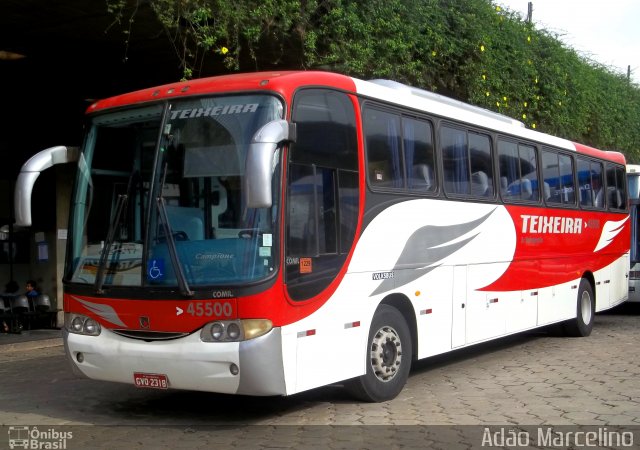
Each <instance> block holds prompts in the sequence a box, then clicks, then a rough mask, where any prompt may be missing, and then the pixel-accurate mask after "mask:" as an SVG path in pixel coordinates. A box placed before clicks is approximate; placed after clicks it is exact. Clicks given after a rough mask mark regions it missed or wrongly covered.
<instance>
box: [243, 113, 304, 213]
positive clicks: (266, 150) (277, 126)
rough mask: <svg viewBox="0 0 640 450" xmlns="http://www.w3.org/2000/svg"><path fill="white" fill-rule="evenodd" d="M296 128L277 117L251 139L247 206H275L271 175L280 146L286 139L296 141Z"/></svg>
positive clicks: (246, 173)
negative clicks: (272, 203)
mask: <svg viewBox="0 0 640 450" xmlns="http://www.w3.org/2000/svg"><path fill="white" fill-rule="evenodd" d="M294 130H295V128H294V125H293V124H292V123H289V122H287V121H286V120H274V121H272V122H269V123H267V124H266V125H264V126H263V127H262V128H260V129H259V130H258V131H257V132H256V133H255V134H254V135H253V138H252V139H251V143H250V144H249V150H248V151H247V161H246V163H245V171H244V192H245V200H246V206H247V208H268V207H270V206H271V202H272V197H271V178H272V176H273V168H274V167H275V163H276V161H274V156H275V154H276V149H277V148H278V146H279V145H281V144H282V143H283V142H285V141H293V140H294V139H293V138H294V135H295V132H294Z"/></svg>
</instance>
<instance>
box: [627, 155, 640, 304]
mask: <svg viewBox="0 0 640 450" xmlns="http://www.w3.org/2000/svg"><path fill="white" fill-rule="evenodd" d="M627 183H628V185H629V217H630V220H631V251H630V254H629V263H630V268H629V300H628V301H630V302H640V239H639V238H638V225H640V224H639V223H638V219H639V216H638V213H639V211H640V165H638V164H627Z"/></svg>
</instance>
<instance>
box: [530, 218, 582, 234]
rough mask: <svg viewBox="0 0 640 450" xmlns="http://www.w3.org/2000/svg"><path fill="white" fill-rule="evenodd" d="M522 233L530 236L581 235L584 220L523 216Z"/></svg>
mask: <svg viewBox="0 0 640 450" xmlns="http://www.w3.org/2000/svg"><path fill="white" fill-rule="evenodd" d="M520 217H521V218H522V232H523V233H530V234H561V233H563V234H581V233H582V226H583V224H582V219H580V218H579V217H576V218H572V217H559V216H529V215H524V214H523V215H521V216H520Z"/></svg>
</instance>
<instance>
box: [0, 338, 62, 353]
mask: <svg viewBox="0 0 640 450" xmlns="http://www.w3.org/2000/svg"><path fill="white" fill-rule="evenodd" d="M61 346H62V338H54V339H40V340H35V341H27V342H14V343H11V344H4V345H2V346H0V350H2V352H3V353H9V352H18V351H27V350H36V349H39V348H48V347H61Z"/></svg>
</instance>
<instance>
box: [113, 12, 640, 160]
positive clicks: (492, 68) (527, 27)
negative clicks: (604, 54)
mask: <svg viewBox="0 0 640 450" xmlns="http://www.w3.org/2000/svg"><path fill="white" fill-rule="evenodd" d="M134 3H136V1H134V0H107V4H108V5H109V8H110V10H111V11H112V13H113V14H114V15H115V17H116V19H117V20H121V21H122V22H126V23H127V30H128V29H131V28H132V25H131V24H132V23H133V21H135V14H134V13H131V12H130V11H132V10H133V11H134V12H135V9H134V6H135V5H134ZM136 4H137V3H136ZM148 4H149V5H150V7H152V8H153V11H154V12H155V14H156V16H157V17H158V19H159V21H160V23H161V26H163V27H164V29H165V31H166V36H167V37H169V39H170V40H171V44H172V45H173V46H174V48H175V49H176V52H178V54H179V56H180V57H181V60H182V63H183V66H184V67H183V68H184V73H185V77H187V78H189V77H192V76H206V75H212V74H214V73H219V72H220V71H253V70H268V69H312V68H321V69H326V70H332V71H337V72H341V73H345V74H348V75H352V76H356V77H359V78H364V79H369V78H389V79H394V80H396V81H401V82H404V83H408V84H412V85H415V86H418V87H422V88H425V89H429V90H433V91H437V92H439V93H442V94H445V95H449V96H452V97H454V98H457V99H460V100H464V101H467V102H470V103H473V104H476V105H479V106H483V107H486V108H488V109H491V110H494V111H498V112H501V113H503V114H506V115H509V116H511V117H514V118H517V119H519V120H521V121H523V122H524V123H525V124H526V125H527V126H528V127H530V128H535V129H537V130H539V131H543V132H546V133H550V134H554V135H558V136H561V137H564V138H567V139H571V140H574V141H578V142H582V143H585V144H588V145H592V146H594V147H598V148H603V149H609V150H620V151H623V152H624V153H625V154H626V156H627V159H628V160H629V161H630V162H640V131H639V130H640V89H639V87H638V86H637V85H635V84H633V83H630V82H629V81H628V80H627V78H626V76H623V75H621V74H618V73H615V72H614V71H612V70H611V69H609V68H607V67H605V66H603V65H600V64H597V63H595V62H594V61H591V60H589V59H587V58H585V57H583V56H581V55H579V54H577V53H576V52H575V51H574V50H573V49H571V48H568V47H567V46H566V45H564V44H563V43H562V42H561V41H560V40H559V39H558V38H557V36H556V35H554V34H553V33H550V32H548V31H546V30H543V29H537V28H536V27H535V26H534V25H531V24H529V23H527V22H526V21H525V20H523V19H522V18H521V17H520V16H519V15H517V14H514V13H512V12H510V11H505V10H502V9H501V8H500V7H499V6H497V5H496V4H495V3H493V2H492V1H490V0H262V1H258V0H149V2H148ZM125 31H126V30H125Z"/></svg>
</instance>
